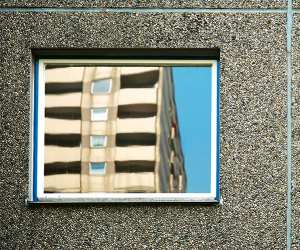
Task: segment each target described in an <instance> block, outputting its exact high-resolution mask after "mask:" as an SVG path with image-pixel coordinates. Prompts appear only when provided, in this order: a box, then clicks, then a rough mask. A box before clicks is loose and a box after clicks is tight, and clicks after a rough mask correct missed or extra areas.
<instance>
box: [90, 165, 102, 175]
mask: <svg viewBox="0 0 300 250" xmlns="http://www.w3.org/2000/svg"><path fill="white" fill-rule="evenodd" d="M90 174H93V175H104V174H105V163H104V162H91V163H90Z"/></svg>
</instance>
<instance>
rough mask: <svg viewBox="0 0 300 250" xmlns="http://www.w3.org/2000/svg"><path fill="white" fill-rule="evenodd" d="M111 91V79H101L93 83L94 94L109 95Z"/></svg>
mask: <svg viewBox="0 0 300 250" xmlns="http://www.w3.org/2000/svg"><path fill="white" fill-rule="evenodd" d="M110 90H111V79H100V80H95V81H93V82H92V94H102V93H109V92H110Z"/></svg>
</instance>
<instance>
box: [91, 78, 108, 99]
mask: <svg viewBox="0 0 300 250" xmlns="http://www.w3.org/2000/svg"><path fill="white" fill-rule="evenodd" d="M102 80H108V81H109V87H108V91H106V92H95V91H94V86H95V83H97V81H102ZM111 90H112V79H111V78H103V79H97V80H95V81H92V83H91V94H92V95H95V96H97V95H107V94H109V93H111Z"/></svg>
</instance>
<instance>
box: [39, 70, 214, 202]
mask: <svg viewBox="0 0 300 250" xmlns="http://www.w3.org/2000/svg"><path fill="white" fill-rule="evenodd" d="M45 73H46V74H45V78H46V79H45V82H44V86H45V91H43V93H42V94H43V95H44V96H45V109H44V110H41V111H40V112H41V114H42V115H44V116H45V123H44V124H41V126H42V129H44V131H43V133H44V134H43V135H44V138H43V139H44V140H41V141H42V145H38V147H37V148H38V149H40V148H42V147H44V153H43V155H42V157H40V156H38V157H40V158H39V159H41V160H42V161H44V166H42V167H44V171H43V175H44V180H43V182H42V184H43V185H42V186H41V187H42V188H43V190H42V191H43V192H44V193H45V194H47V193H78V196H80V195H83V193H88V192H90V193H97V192H101V193H102V192H107V193H116V192H118V193H119V192H122V193H138V192H145V193H180V192H182V193H186V192H189V193H209V192H212V189H211V187H213V184H214V183H213V182H212V181H213V180H214V176H213V174H214V173H215V172H216V170H215V172H212V171H211V169H212V167H213V166H214V165H216V164H215V163H211V159H213V157H215V153H214V152H212V149H214V148H216V147H212V146H211V145H212V144H211V141H212V136H211V135H212V133H213V131H216V129H215V127H211V126H212V124H213V125H214V124H216V121H214V122H213V121H212V117H213V115H214V114H213V112H212V111H214V110H216V109H215V108H214V109H213V108H212V106H211V105H212V100H217V99H216V98H215V97H212V94H211V93H212V89H213V88H212V86H213V85H212V80H211V75H212V70H211V68H210V67H190V66H189V67H183V66H178V67H167V66H164V67H160V66H156V67H149V66H143V67H129V66H113V67H108V66H99V65H81V67H65V68H53V69H47V68H46V72H45ZM99 77H101V78H102V79H100V80H99V79H97V78H99ZM82 79H90V81H84V80H82ZM112 79H114V81H112ZM41 86H42V85H41ZM187 86H188V89H189V91H188V92H186V89H187ZM41 99H42V97H41ZM149 100H151V101H149ZM214 126H215V125H214ZM214 143H215V142H214ZM42 150H43V148H42ZM42 150H41V151H42ZM40 168H41V167H39V168H38V171H40ZM38 181H40V180H39V179H38ZM215 186H216V185H215ZM38 188H40V187H39V186H38ZM214 197H215V196H214Z"/></svg>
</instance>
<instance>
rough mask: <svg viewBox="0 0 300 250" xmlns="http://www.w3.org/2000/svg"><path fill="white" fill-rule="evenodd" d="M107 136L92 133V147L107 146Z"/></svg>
mask: <svg viewBox="0 0 300 250" xmlns="http://www.w3.org/2000/svg"><path fill="white" fill-rule="evenodd" d="M106 141H107V137H106V136H105V135H92V136H91V137H90V142H91V144H90V145H91V148H103V147H105V146H106Z"/></svg>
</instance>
